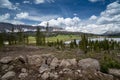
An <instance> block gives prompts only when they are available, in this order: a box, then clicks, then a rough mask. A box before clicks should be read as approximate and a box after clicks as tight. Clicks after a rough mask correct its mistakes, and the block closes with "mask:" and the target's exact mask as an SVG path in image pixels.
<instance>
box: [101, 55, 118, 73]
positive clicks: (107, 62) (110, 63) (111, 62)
mask: <svg viewBox="0 0 120 80" xmlns="http://www.w3.org/2000/svg"><path fill="white" fill-rule="evenodd" d="M109 68H116V69H120V63H119V62H118V61H117V60H116V59H114V58H112V56H104V58H103V59H102V60H101V72H104V73H108V69H109Z"/></svg>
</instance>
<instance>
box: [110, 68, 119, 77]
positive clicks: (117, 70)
mask: <svg viewBox="0 0 120 80" xmlns="http://www.w3.org/2000/svg"><path fill="white" fill-rule="evenodd" d="M108 73H109V74H112V75H114V76H118V77H120V69H109V70H108Z"/></svg>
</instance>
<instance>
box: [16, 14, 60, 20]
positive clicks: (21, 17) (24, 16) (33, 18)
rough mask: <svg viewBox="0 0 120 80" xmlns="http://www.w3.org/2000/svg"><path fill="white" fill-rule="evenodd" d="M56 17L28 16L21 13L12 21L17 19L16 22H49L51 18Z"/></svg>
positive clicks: (55, 16) (54, 16)
mask: <svg viewBox="0 0 120 80" xmlns="http://www.w3.org/2000/svg"><path fill="white" fill-rule="evenodd" d="M57 17H58V16H57V15H47V16H33V15H30V14H29V13H28V12H21V13H19V14H16V17H15V18H14V19H18V20H22V19H25V20H31V21H39V22H40V21H46V20H50V19H53V18H57Z"/></svg>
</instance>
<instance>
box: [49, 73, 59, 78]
mask: <svg viewBox="0 0 120 80" xmlns="http://www.w3.org/2000/svg"><path fill="white" fill-rule="evenodd" d="M58 77H59V76H58V74H57V73H50V78H53V79H57V78H58Z"/></svg>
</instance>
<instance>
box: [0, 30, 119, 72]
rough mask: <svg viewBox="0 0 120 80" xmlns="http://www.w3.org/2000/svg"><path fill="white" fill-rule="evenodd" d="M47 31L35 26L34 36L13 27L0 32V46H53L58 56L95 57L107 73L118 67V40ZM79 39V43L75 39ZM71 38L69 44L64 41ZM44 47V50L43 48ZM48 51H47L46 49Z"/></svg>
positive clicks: (102, 69)
mask: <svg viewBox="0 0 120 80" xmlns="http://www.w3.org/2000/svg"><path fill="white" fill-rule="evenodd" d="M48 34H49V32H45V33H42V32H41V31H40V29H39V28H37V31H36V34H35V35H34V36H31V35H28V34H25V33H24V32H23V30H22V29H19V31H18V32H14V28H12V29H11V32H10V33H7V32H3V33H0V47H1V48H4V46H6V45H5V42H8V45H10V46H11V45H15V46H17V45H36V46H40V47H44V48H45V49H46V50H47V48H53V49H55V52H54V50H52V52H51V53H53V54H54V55H55V56H57V57H58V58H76V59H77V60H79V59H82V58H87V57H91V58H96V59H98V60H99V61H100V63H101V71H102V72H105V73H107V72H108V69H109V68H120V59H119V58H118V55H120V42H116V41H113V40H111V41H108V40H107V39H105V40H103V41H91V40H89V39H88V38H89V37H88V36H87V35H85V34H82V35H55V36H48ZM78 39H79V40H80V42H79V43H77V42H76V40H78ZM68 40H72V41H71V43H70V44H67V45H66V44H65V43H64V42H65V41H68ZM45 49H44V50H45ZM48 52H49V51H48Z"/></svg>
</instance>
